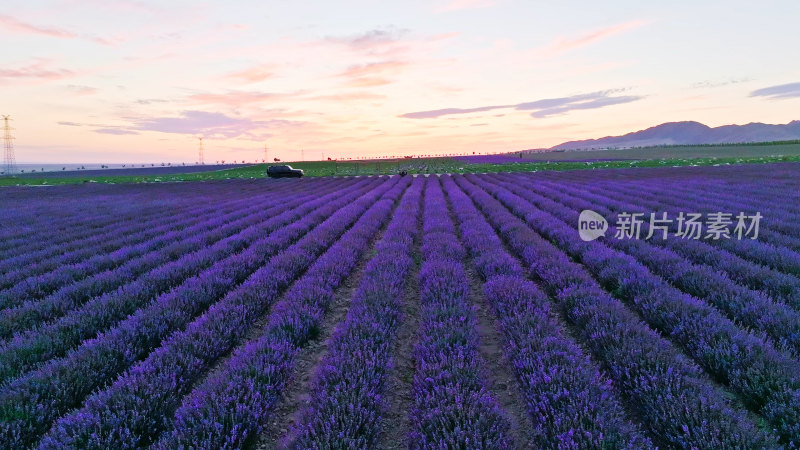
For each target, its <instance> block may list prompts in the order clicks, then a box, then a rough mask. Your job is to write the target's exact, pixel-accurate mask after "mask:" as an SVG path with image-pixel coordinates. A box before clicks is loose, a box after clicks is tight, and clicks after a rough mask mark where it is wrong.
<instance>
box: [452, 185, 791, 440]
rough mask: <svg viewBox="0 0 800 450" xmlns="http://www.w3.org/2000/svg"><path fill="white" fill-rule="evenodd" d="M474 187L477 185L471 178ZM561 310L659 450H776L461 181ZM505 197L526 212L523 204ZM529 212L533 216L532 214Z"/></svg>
mask: <svg viewBox="0 0 800 450" xmlns="http://www.w3.org/2000/svg"><path fill="white" fill-rule="evenodd" d="M471 178H473V179H474V177H471ZM454 179H455V181H456V182H457V184H458V185H459V186H460V187H461V188H462V189H463V190H464V191H465V192H466V193H467V194H468V195H469V196H470V197H471V198H472V200H473V201H474V202H475V204H476V205H477V206H478V208H479V209H480V210H481V211H482V212H483V214H484V215H485V217H486V218H487V220H488V221H489V222H490V223H491V224H492V226H493V227H494V228H495V230H497V231H498V233H499V234H500V236H501V237H502V238H503V240H504V241H505V242H507V243H508V245H509V246H510V247H511V248H512V249H513V250H514V251H515V252H516V253H517V254H518V255H519V256H520V257H521V258H522V260H523V262H524V263H525V265H526V267H528V268H529V270H530V271H531V274H532V275H533V276H535V277H537V278H538V279H539V280H540V281H541V282H542V283H543V286H544V287H545V288H546V290H547V292H548V293H549V294H550V295H551V296H552V297H553V299H554V300H556V302H557V303H558V304H559V306H560V307H561V309H562V311H563V312H564V313H565V314H566V317H567V319H568V320H569V321H570V322H572V323H573V324H574V325H575V326H576V328H575V330H576V331H577V332H578V333H579V336H580V338H581V340H582V342H583V343H584V345H586V346H587V347H588V348H589V349H590V350H591V352H592V354H593V355H594V356H595V357H596V358H597V359H598V360H600V361H602V363H603V365H604V366H605V368H606V370H607V373H608V374H609V376H610V377H611V379H612V380H613V381H614V383H615V384H616V386H618V388H619V389H620V391H621V392H622V393H623V395H624V396H625V397H626V399H627V400H628V402H627V406H628V407H629V408H630V411H631V412H632V413H633V414H635V415H636V416H637V417H638V418H640V419H641V422H642V424H643V425H645V426H646V427H647V429H648V430H649V431H650V432H651V433H652V435H653V436H654V437H655V438H656V441H655V442H654V443H655V444H657V445H664V446H668V447H682V448H692V447H696V448H775V447H777V443H776V441H775V438H774V437H773V436H771V435H767V434H766V433H764V432H763V431H761V430H759V429H758V427H757V425H756V424H755V423H754V422H753V421H752V420H751V419H750V418H749V417H748V416H747V415H746V414H745V413H744V412H742V411H739V410H736V409H733V407H732V402H731V400H730V399H728V398H727V396H726V395H727V394H725V393H724V392H722V391H721V390H720V389H718V388H717V387H715V385H714V384H713V383H712V382H711V380H709V379H708V378H707V377H706V376H705V374H704V373H703V372H702V371H701V370H700V368H699V367H698V366H697V365H695V364H694V363H693V362H692V361H691V360H689V359H688V358H686V357H685V356H684V355H682V354H681V353H680V352H678V351H676V350H675V348H674V347H673V346H671V345H670V344H669V343H668V342H667V341H665V340H664V339H663V338H662V337H661V336H660V335H659V334H658V333H656V332H654V331H653V330H651V329H650V328H648V327H647V325H646V324H645V323H643V322H642V321H641V319H639V318H638V316H637V315H636V314H634V313H632V312H631V311H629V310H628V309H627V308H625V306H623V305H622V303H621V302H620V301H618V300H616V299H614V298H613V297H611V296H610V295H609V294H608V293H606V292H605V291H604V290H603V289H601V288H600V286H599V285H598V284H597V282H596V281H595V280H594V279H593V278H592V277H591V276H590V275H589V274H588V273H587V272H586V271H585V270H584V269H583V268H582V267H581V266H580V265H578V264H576V263H574V262H572V261H571V260H570V259H569V257H568V256H567V255H566V254H564V253H563V252H561V251H560V250H558V249H557V248H555V247H554V246H553V245H552V244H550V243H549V242H548V241H546V240H544V239H543V238H542V237H540V236H539V235H538V234H536V233H534V232H533V230H531V228H529V226H528V225H526V224H525V223H524V222H523V221H521V220H520V219H519V218H517V217H516V216H515V215H514V214H512V213H511V212H509V210H508V209H506V207H504V206H503V203H501V202H500V201H498V200H496V199H495V198H493V197H492V196H491V195H489V194H488V193H486V192H485V191H484V190H482V189H481V188H479V187H478V186H477V185H474V184H472V183H471V182H469V181H468V180H467V179H466V178H465V177H456V178H454ZM499 197H500V198H502V199H503V200H505V201H506V202H508V204H509V205H515V206H518V207H520V208H522V207H526V206H525V204H524V202H523V201H522V199H520V198H518V197H516V196H514V195H511V194H510V193H501V194H499ZM526 208H528V210H530V211H533V210H532V209H531V208H529V207H526Z"/></svg>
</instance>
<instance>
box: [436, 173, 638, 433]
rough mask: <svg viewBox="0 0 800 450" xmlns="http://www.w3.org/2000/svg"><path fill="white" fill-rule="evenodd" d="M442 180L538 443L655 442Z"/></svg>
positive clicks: (468, 204) (471, 209) (465, 201)
mask: <svg viewBox="0 0 800 450" xmlns="http://www.w3.org/2000/svg"><path fill="white" fill-rule="evenodd" d="M442 183H443V185H444V188H445V191H446V192H447V195H448V197H449V198H450V203H451V205H452V209H453V212H454V213H455V215H456V217H457V218H458V222H459V227H460V229H461V234H462V240H463V242H464V243H465V244H466V246H467V248H468V249H469V251H470V254H471V255H472V258H473V261H474V263H475V265H476V268H477V271H478V273H479V274H480V275H481V277H482V278H483V280H484V281H485V284H484V286H483V289H484V294H485V295H486V299H487V300H488V302H489V304H490V306H491V307H492V309H493V311H494V314H495V317H496V318H497V320H498V321H499V323H500V327H501V329H502V332H503V335H504V336H505V337H506V338H507V339H508V345H507V346H506V347H505V352H506V355H507V356H508V358H509V360H510V361H511V362H512V364H513V366H514V371H515V373H516V375H517V379H518V380H519V382H520V383H521V385H522V388H523V389H522V391H523V394H524V395H525V399H526V401H527V405H528V413H529V414H530V416H531V417H532V419H533V422H534V428H533V429H532V430H531V435H532V439H533V443H534V444H535V445H536V446H537V447H538V448H592V447H593V448H644V447H652V443H651V442H650V441H649V439H648V438H647V437H646V436H644V434H643V433H642V432H641V431H640V430H638V429H637V427H636V426H634V425H632V424H631V423H630V422H629V421H628V420H627V418H626V417H625V411H624V410H623V408H622V406H621V404H620V402H619V401H618V400H617V399H616V393H615V392H614V389H613V388H612V387H611V383H610V381H608V380H607V379H605V378H604V377H603V376H601V375H600V371H599V370H598V368H597V367H596V366H595V365H594V363H593V362H592V361H591V360H590V359H589V357H588V356H586V355H585V354H584V353H583V351H582V350H581V349H580V347H578V346H577V345H576V344H575V343H574V342H573V341H572V340H571V339H570V338H569V337H567V334H566V332H565V331H564V330H563V328H562V327H561V325H560V324H559V323H558V321H557V320H556V319H555V313H554V312H553V311H552V310H551V308H550V306H549V301H548V298H547V296H546V295H545V294H544V293H543V292H542V291H540V290H539V288H537V287H536V285H535V284H534V283H532V282H530V281H528V280H526V279H525V278H524V277H523V270H522V267H521V266H520V264H519V263H518V262H517V261H516V260H515V259H514V258H512V257H511V256H510V255H509V254H508V253H507V252H506V251H505V249H504V248H503V243H502V242H501V241H500V239H499V238H498V237H497V235H496V234H495V231H494V229H492V227H491V226H490V225H489V224H488V223H487V222H486V219H485V218H484V217H483V216H482V215H481V214H480V213H479V212H478V211H477V209H476V208H475V206H474V205H473V203H472V200H470V198H469V197H467V196H466V195H465V194H464V193H463V192H462V191H461V190H460V189H459V188H458V186H456V184H455V183H454V182H453V179H452V178H451V177H449V176H448V177H443V178H442Z"/></svg>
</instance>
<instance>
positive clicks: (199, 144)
mask: <svg viewBox="0 0 800 450" xmlns="http://www.w3.org/2000/svg"><path fill="white" fill-rule="evenodd" d="M197 139H198V140H199V143H198V145H197V153H198V156H199V157H200V164H205V162H203V136H200V137H198V138H197Z"/></svg>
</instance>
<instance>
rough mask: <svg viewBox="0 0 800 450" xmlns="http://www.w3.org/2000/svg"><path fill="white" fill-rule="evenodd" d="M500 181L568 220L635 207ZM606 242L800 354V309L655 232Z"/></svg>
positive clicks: (568, 192)
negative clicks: (687, 255) (666, 244)
mask: <svg viewBox="0 0 800 450" xmlns="http://www.w3.org/2000/svg"><path fill="white" fill-rule="evenodd" d="M504 186H505V187H506V188H507V189H509V190H511V191H512V192H513V191H514V189H512V188H511V187H510V186H519V187H520V188H522V187H524V188H525V189H526V190H527V192H526V193H527V194H528V196H527V197H526V196H524V195H523V197H524V198H527V199H528V200H530V201H531V202H532V203H533V204H535V205H536V206H538V207H540V208H542V209H544V210H546V211H548V212H550V213H551V214H553V215H554V216H556V217H558V218H560V219H561V220H563V221H564V222H566V223H578V216H579V211H582V210H584V209H588V208H594V211H600V212H602V213H605V214H611V211H610V210H609V209H608V208H606V207H605V206H603V205H604V204H609V203H611V204H616V205H617V207H619V208H623V209H627V210H628V211H633V209H631V208H634V206H633V205H631V204H625V203H619V202H614V201H612V200H610V199H605V200H604V201H603V200H599V201H598V200H595V201H593V202H587V201H582V200H579V199H576V198H575V197H573V196H571V194H570V192H571V191H570V188H569V187H563V188H562V189H561V190H559V191H558V192H555V191H550V190H549V189H547V188H546V187H543V186H535V185H532V184H528V183H526V182H524V181H521V180H520V179H515V180H514V181H513V183H511V184H504ZM534 190H536V191H542V192H543V195H547V196H548V198H545V197H543V196H540V195H539V194H534ZM518 195H519V193H518ZM554 199H557V200H554ZM562 205H566V206H562ZM643 228H644V230H645V231H647V229H648V225H647V224H644V227H643ZM615 232H616V228H615V227H614V226H612V227H610V228H609V230H608V233H609V234H610V235H611V236H613V233H615ZM667 241H675V242H674V243H673V245H675V246H680V245H681V244H682V243H683V242H686V241H684V240H682V239H680V238H677V237H674V236H670V237H668V238H667ZM607 242H608V243H609V244H610V245H611V246H613V247H614V248H616V249H619V250H622V251H624V252H625V253H627V254H629V255H631V256H633V257H634V258H636V259H637V260H638V261H639V262H640V263H642V264H644V265H645V266H646V267H647V268H649V269H650V270H651V271H652V273H654V274H657V275H659V276H661V277H662V278H663V279H665V280H667V281H669V282H670V283H671V284H672V285H674V286H675V287H677V288H679V289H681V290H682V291H683V292H686V293H687V294H690V295H693V296H696V297H698V298H701V299H704V300H706V301H708V302H709V303H711V304H712V305H714V306H716V307H717V308H718V309H719V310H720V311H722V312H723V313H725V314H726V315H727V316H728V317H729V318H730V319H731V320H735V321H737V322H738V323H741V324H742V325H744V326H746V327H750V328H752V329H755V330H759V331H763V332H764V333H766V334H767V335H768V336H770V337H771V338H773V339H774V341H775V342H776V344H778V346H779V347H780V348H786V349H788V350H789V351H791V352H792V353H793V354H795V355H798V354H800V312H798V311H795V310H793V309H792V308H791V307H789V306H787V305H785V304H781V303H775V302H773V301H772V299H770V298H769V297H767V296H765V295H764V294H763V293H761V292H757V291H752V290H750V289H747V288H744V287H741V286H739V285H737V284H736V283H734V282H733V281H731V280H730V279H729V278H728V277H727V276H725V275H724V273H721V272H720V271H719V270H718V269H716V268H715V267H709V266H705V265H694V264H691V263H689V262H688V261H686V260H685V259H684V258H682V257H681V256H679V255H677V254H676V253H675V252H673V251H671V250H668V249H664V248H659V247H656V244H658V243H660V242H662V240H661V239H659V238H656V239H655V240H651V241H641V240H638V239H623V240H618V239H608V240H607ZM712 249H713V247H712Z"/></svg>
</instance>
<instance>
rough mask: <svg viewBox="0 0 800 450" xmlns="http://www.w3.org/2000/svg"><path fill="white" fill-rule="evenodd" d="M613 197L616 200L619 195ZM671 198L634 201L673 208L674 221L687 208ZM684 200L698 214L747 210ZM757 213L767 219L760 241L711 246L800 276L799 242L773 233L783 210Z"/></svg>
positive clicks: (700, 199)
mask: <svg viewBox="0 0 800 450" xmlns="http://www.w3.org/2000/svg"><path fill="white" fill-rule="evenodd" d="M633 186H634V187H635V190H636V191H637V192H639V191H641V190H643V189H644V188H643V187H642V186H640V185H639V184H634V185H633ZM695 194H697V193H695ZM614 195H615V196H617V195H620V194H614ZM626 197H627V195H626ZM669 197H670V195H669V194H663V196H662V197H660V198H658V197H656V196H655V195H653V196H644V197H642V198H641V199H640V197H638V196H637V197H636V198H635V201H636V203H637V204H639V203H640V200H643V202H642V204H644V203H645V202H646V203H647V204H651V205H656V206H654V207H655V208H659V209H664V205H665V204H668V205H673V206H672V207H671V208H667V209H664V210H666V211H667V212H669V213H670V214H675V216H672V215H671V217H676V216H677V213H678V209H683V208H685V203H680V202H676V201H674V200H671V199H669ZM646 198H650V199H651V200H645V199H646ZM685 200H689V201H690V202H693V203H691V205H692V207H693V208H694V209H695V210H696V209H698V208H714V209H715V210H717V211H721V212H731V213H737V212H739V211H741V210H742V209H744V208H745V206H746V205H745V204H744V201H742V198H741V197H740V201H739V202H738V203H737V202H733V203H731V202H720V201H715V200H708V199H705V198H703V197H702V195H691V196H687V197H685ZM640 208H641V206H640ZM755 209H758V210H759V212H760V213H762V216H764V219H763V220H762V221H761V224H760V227H759V234H758V236H759V237H758V241H752V240H749V239H744V240H737V239H733V240H728V239H725V240H723V241H720V242H715V241H713V240H712V241H708V242H710V243H712V244H713V245H715V246H720V247H722V248H726V249H729V250H731V251H733V252H735V253H737V254H740V255H742V256H743V257H745V258H748V259H751V260H753V261H755V262H758V263H763V264H766V265H768V266H769V267H772V268H775V269H778V270H781V271H784V272H786V273H790V274H794V275H800V254H798V253H797V249H798V248H800V239H798V238H797V237H792V236H787V235H785V234H782V233H779V232H775V231H774V230H772V226H773V224H778V225H780V224H781V222H782V221H781V217H782V216H784V215H785V213H784V212H783V211H782V210H780V209H778V210H775V209H772V208H769V207H768V206H767V205H765V204H761V205H759V206H755V207H754V210H755ZM689 212H695V211H689ZM782 223H783V226H784V227H791V226H796V223H797V219H794V220H788V221H784V222H782ZM783 247H786V248H783Z"/></svg>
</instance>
